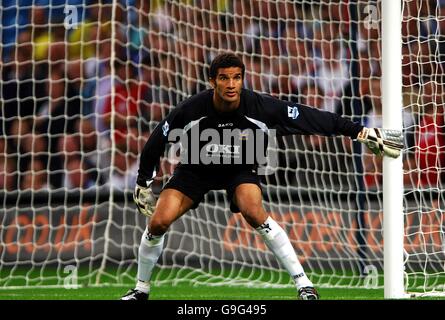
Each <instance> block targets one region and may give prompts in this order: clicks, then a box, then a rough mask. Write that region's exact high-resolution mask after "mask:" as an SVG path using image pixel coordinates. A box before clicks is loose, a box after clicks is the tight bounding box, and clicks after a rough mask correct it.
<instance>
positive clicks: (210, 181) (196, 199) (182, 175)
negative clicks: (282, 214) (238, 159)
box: [163, 167, 261, 212]
mask: <svg viewBox="0 0 445 320" xmlns="http://www.w3.org/2000/svg"><path fill="white" fill-rule="evenodd" d="M243 183H253V184H256V185H257V186H258V187H259V188H260V189H261V182H260V177H259V176H258V175H257V173H256V170H252V169H249V170H246V169H245V170H236V171H227V170H224V171H218V170H214V171H211V172H209V171H201V170H193V169H187V168H182V167H178V168H176V169H175V171H174V172H173V175H172V176H171V178H170V179H169V180H168V181H167V183H166V184H165V186H164V187H163V190H165V189H175V190H178V191H180V192H182V193H183V194H185V195H186V196H187V197H189V198H190V199H192V200H193V206H192V209H195V208H197V207H198V205H199V203H200V202H201V201H202V200H203V198H204V195H205V194H206V193H207V192H209V191H210V190H226V192H227V196H228V199H229V201H230V210H231V211H232V212H239V208H238V207H237V206H236V204H235V203H234V199H233V196H234V194H235V189H236V187H237V186H239V185H240V184H243Z"/></svg>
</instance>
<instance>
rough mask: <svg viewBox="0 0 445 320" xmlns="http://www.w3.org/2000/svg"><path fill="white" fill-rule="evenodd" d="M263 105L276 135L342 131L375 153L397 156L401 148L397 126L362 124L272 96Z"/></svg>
mask: <svg viewBox="0 0 445 320" xmlns="http://www.w3.org/2000/svg"><path fill="white" fill-rule="evenodd" d="M264 105H265V109H266V114H268V116H270V119H273V120H272V121H274V122H275V123H274V126H273V127H275V128H276V129H277V133H278V134H279V135H290V134H303V135H310V134H317V135H324V136H336V135H344V136H348V137H350V138H351V139H357V140H358V141H359V142H361V143H364V144H365V145H366V146H367V147H368V148H369V149H371V151H372V152H373V153H375V154H377V155H388V156H390V157H392V158H397V157H398V156H399V155H400V152H401V150H402V149H403V137H402V132H401V131H398V130H387V129H381V128H366V127H364V126H362V125H361V124H359V123H356V122H352V121H350V120H348V119H346V118H343V117H342V116H340V115H338V114H336V113H332V112H327V111H322V110H319V109H316V108H312V107H308V106H305V105H300V104H295V103H287V102H286V101H282V100H278V99H275V98H273V97H266V98H265V104H264ZM273 111H275V112H273Z"/></svg>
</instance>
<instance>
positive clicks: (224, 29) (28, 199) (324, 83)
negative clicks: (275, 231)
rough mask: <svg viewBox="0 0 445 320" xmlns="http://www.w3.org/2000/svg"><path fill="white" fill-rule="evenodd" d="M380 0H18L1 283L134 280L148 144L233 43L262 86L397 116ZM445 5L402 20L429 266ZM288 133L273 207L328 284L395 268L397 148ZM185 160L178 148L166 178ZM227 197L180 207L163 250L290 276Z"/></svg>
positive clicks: (434, 238)
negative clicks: (385, 250) (140, 178)
mask: <svg viewBox="0 0 445 320" xmlns="http://www.w3.org/2000/svg"><path fill="white" fill-rule="evenodd" d="M379 5H380V2H379V1H366V2H365V1H328V2H323V1H313V2H307V1H285V2H280V1H233V2H232V1H224V0H220V1H211V0H208V1H205V0H202V1H186V0H184V1H161V0H160V1H136V0H135V1H117V6H116V7H115V10H114V12H113V6H112V2H111V1H99V2H93V1H87V0H85V1H79V0H73V1H69V0H66V1H63V0H54V1H44V0H42V1H30V0H24V1H11V0H9V1H3V3H2V6H3V8H2V44H1V45H2V47H1V55H2V64H1V74H2V82H1V110H0V111H1V120H2V122H1V128H0V130H1V138H0V143H1V145H0V147H1V149H2V154H1V164H2V165H1V166H0V170H1V177H0V178H1V179H0V184H1V199H2V202H3V204H4V206H3V208H2V209H0V219H1V220H0V221H1V224H2V228H1V230H0V238H1V243H0V256H1V262H2V263H1V267H0V271H1V272H0V276H1V277H0V285H2V286H17V285H18V286H21V285H28V286H29V285H31V286H32V285H47V284H58V285H61V284H63V279H64V275H63V267H64V266H66V265H75V266H79V268H83V269H82V270H86V271H85V272H84V273H85V274H83V275H82V276H79V277H80V280H81V282H84V283H86V284H88V285H91V284H97V283H101V281H104V280H101V279H103V277H104V276H105V278H107V279H108V281H110V283H114V284H116V283H117V284H122V283H128V282H130V283H131V281H132V276H131V275H132V274H133V275H134V267H135V264H134V263H135V261H134V257H135V256H136V253H137V245H138V242H139V239H140V235H141V233H142V230H143V228H144V221H143V219H142V217H139V216H137V215H135V213H134V206H133V204H132V200H131V192H132V190H133V188H134V183H135V177H136V173H137V160H138V159H137V156H138V155H139V153H140V150H141V148H142V147H143V144H144V142H145V140H146V139H147V137H148V136H149V134H150V131H151V130H152V129H153V128H154V126H155V125H156V124H157V123H158V122H159V120H161V119H162V118H163V117H164V116H165V115H166V114H167V113H168V112H169V110H170V108H172V107H174V106H175V105H176V104H177V103H178V102H179V101H181V100H183V99H184V98H186V97H187V96H190V95H192V94H194V93H197V92H199V91H200V90H203V89H205V88H206V87H207V80H208V77H207V68H208V65H209V62H210V61H211V59H212V58H213V57H214V56H215V55H216V54H217V53H219V52H221V51H223V50H233V51H235V52H236V53H238V54H239V55H240V56H241V57H242V58H243V60H244V62H245V64H246V68H247V72H246V80H245V86H246V87H247V88H251V89H254V90H258V91H261V92H266V93H270V94H272V95H275V96H277V97H280V98H282V99H287V100H291V101H296V102H300V103H305V104H308V105H311V106H314V107H318V108H321V109H325V110H329V111H332V112H337V113H339V114H342V115H345V116H348V117H350V118H351V119H353V120H355V121H361V122H362V123H363V124H365V125H368V126H375V127H378V126H381V125H382V119H381V100H380V96H381V92H380V79H381V72H382V70H381V55H380V54H381V47H380V45H381V43H380V40H381V34H380V31H379V24H380V20H379V19H378V15H377V20H367V19H368V18H369V12H367V11H366V10H364V9H365V8H366V7H368V8H370V7H369V6H375V8H379ZM73 8H75V10H74V11H72V9H73ZM70 10H71V11H70ZM73 12H75V15H74V16H72V14H73ZM444 12H445V1H404V7H403V13H404V21H403V24H402V30H403V94H404V125H405V128H406V130H405V136H406V144H407V151H406V153H405V155H404V165H405V173H406V174H405V176H404V185H405V189H406V191H405V208H406V209H407V212H408V213H413V214H412V215H409V214H407V216H406V222H407V224H406V229H407V230H410V231H412V232H408V234H409V235H408V236H407V238H406V250H407V252H408V253H412V254H413V255H412V261H410V262H411V264H412V265H413V266H415V265H419V264H422V263H424V262H423V260H422V259H423V258H424V256H425V255H429V254H430V255H431V259H430V260H428V262H427V264H430V265H429V266H428V268H431V269H432V270H435V271H437V270H442V269H443V268H442V269H440V268H441V267H438V265H440V261H441V260H443V251H440V250H442V248H443V245H442V243H443V239H444V232H443V227H444V222H443V221H444V220H443V216H442V212H441V211H440V208H442V206H443V198H442V197H443V195H442V192H441V190H442V177H441V172H442V171H441V168H442V165H443V163H444V161H445V158H444V157H445V153H443V146H444V135H443V132H442V131H443V129H442V128H443V110H442V108H443V101H442V96H443V94H442V92H443V78H442V77H443V74H444V73H443V72H442V70H443V69H442V68H443V67H444V62H445V40H444V36H445V35H442V30H445V27H443V24H444V20H445V19H443V16H444ZM112 16H114V19H115V20H111V17H112ZM75 17H77V20H76V19H74V18H75ZM441 17H442V18H441ZM73 19H74V20H73ZM112 21H114V22H115V23H113V22H112ZM357 22H359V23H357ZM67 23H68V24H67ZM70 23H71V24H70ZM419 106H422V107H419ZM278 143H279V154H280V167H279V168H278V170H277V171H276V172H275V173H274V174H273V175H271V176H268V177H266V178H265V179H264V181H263V182H264V186H265V188H264V195H265V200H266V201H265V204H266V208H267V209H268V211H270V212H272V213H273V214H274V215H275V216H276V218H277V220H278V221H281V222H282V223H283V225H284V226H285V228H286V230H287V231H288V232H289V233H290V235H291V239H292V241H293V244H294V246H295V248H296V249H297V251H298V253H299V256H300V257H301V259H302V262H304V264H305V266H306V267H307V268H308V271H309V272H311V271H312V272H313V277H315V278H316V279H317V281H316V282H317V283H319V284H321V285H323V284H326V285H327V286H346V287H356V286H358V287H360V286H363V272H364V268H365V267H366V266H369V265H372V266H376V268H377V269H378V270H379V271H381V270H382V238H381V226H382V215H381V203H382V202H381V183H382V174H381V162H380V160H378V159H377V158H375V157H373V156H371V155H369V154H367V153H364V154H363V152H362V150H361V147H360V146H359V145H358V144H355V143H350V142H349V140H346V139H343V138H329V139H328V138H321V137H310V138H308V137H290V138H284V139H282V140H279V141H278ZM175 162H176V159H175V157H174V156H172V155H169V156H168V157H165V158H164V160H163V161H162V171H161V173H160V174H159V179H164V180H165V179H167V178H168V176H169V175H170V174H171V172H172V169H173V167H174V165H175ZM419 190H421V191H419ZM110 191H111V192H110ZM419 205H421V206H423V207H425V210H426V214H422V215H419V214H417V211H418V208H419ZM226 208H227V200H226V199H225V198H224V197H223V195H222V194H221V193H218V192H212V193H211V194H209V195H208V196H207V197H206V203H205V204H203V205H202V206H201V207H200V208H199V209H198V210H197V211H195V212H192V213H190V216H189V217H187V218H184V219H182V220H180V221H178V223H177V224H176V225H175V226H174V227H173V228H172V231H171V233H170V235H169V237H168V243H167V249H166V250H165V253H164V254H163V256H162V261H163V263H164V264H166V265H168V266H171V267H173V268H176V267H180V266H183V265H186V266H187V267H190V268H192V270H193V269H196V270H198V271H196V274H193V272H192V275H191V276H185V277H184V279H185V280H190V281H191V282H192V283H199V284H208V283H211V282H213V281H215V282H221V281H227V279H230V278H231V276H226V274H227V273H230V272H231V270H244V269H249V268H253V269H254V270H255V268H257V266H258V265H259V264H260V265H261V264H262V265H263V266H262V267H259V268H258V270H257V271H256V272H253V273H251V274H248V275H247V276H245V275H242V273H243V272H241V271H238V272H237V273H236V274H235V276H234V277H232V280H230V281H233V282H234V283H235V284H239V283H242V284H246V283H254V284H255V283H259V284H262V285H264V284H266V285H267V284H269V285H272V286H273V285H274V284H277V285H278V286H283V287H289V284H290V282H289V279H288V278H287V277H286V276H285V275H282V274H281V273H280V272H277V271H276V270H277V267H278V266H277V264H276V263H275V262H274V258H273V257H272V256H271V255H270V253H268V252H267V250H265V248H264V246H262V244H261V243H260V241H259V239H258V238H256V237H255V235H254V234H253V232H251V231H250V230H249V228H248V227H247V226H246V225H245V224H244V223H243V222H241V220H240V219H239V217H237V216H236V215H234V216H231V215H230V214H229V213H228V212H227V210H226ZM226 225H229V227H228V228H226V227H225V226H226ZM232 226H233V227H232ZM227 230H229V231H233V232H229V231H227ZM213 235H218V237H217V238H216V239H220V240H221V241H220V242H218V241H215V240H212V236H213ZM209 239H210V240H209ZM422 255H423V256H422ZM219 268H221V269H219ZM413 268H414V267H413ZM214 269H217V270H219V271H216V273H217V274H216V278H214V279H213V280H209V274H212V273H215V271H214ZM426 269H427V268H423V270H426ZM413 270H414V269H413ZM46 272H48V273H46ZM275 272H277V276H274V274H275ZM337 272H339V273H338V274H337ZM271 274H272V276H271ZM413 274H414V280H413V282H412V283H416V282H417V281H419V282H422V281H423V282H427V283H428V285H427V287H428V286H429V287H431V286H435V285H436V284H438V283H443V281H442V280H443V270H442V273H440V272H437V277H435V278H428V280H427V281H425V276H424V275H422V274H420V275H418V277H419V279H420V280H416V272H415V271H413ZM169 277H170V278H171V277H173V276H172V275H167V276H166V278H167V279H168V278H169ZM268 277H271V278H270V279H269V280H267V278H268ZM274 277H275V278H274ZM233 278H234V279H235V280H233ZM215 279H216V280H215ZM271 279H272V280H271ZM273 279H275V280H273ZM379 280H380V281H379V282H378V284H377V287H381V283H382V282H381V280H382V279H381V275H380V276H379ZM163 281H164V282H165V283H168V281H171V279H170V280H164V279H163V278H162V277H160V278H159V283H164V282H163ZM175 281H177V280H175ZM230 281H229V282H230ZM274 282H275V283H274Z"/></svg>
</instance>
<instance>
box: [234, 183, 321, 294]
mask: <svg viewBox="0 0 445 320" xmlns="http://www.w3.org/2000/svg"><path fill="white" fill-rule="evenodd" d="M234 201H235V203H236V205H237V206H238V208H239V209H240V211H241V214H242V215H243V217H244V218H245V219H246V221H247V222H248V223H249V224H250V225H251V226H252V227H253V228H255V229H256V230H257V231H258V233H259V234H260V235H261V237H262V238H263V240H264V242H265V243H266V245H267V247H268V248H269V249H270V250H271V251H272V252H273V253H274V255H275V257H276V258H277V259H278V261H279V262H280V263H281V264H282V265H283V266H284V267H285V268H286V270H287V272H288V273H289V274H290V276H291V277H292V279H294V281H295V285H296V287H297V290H298V292H299V295H300V298H303V299H305V298H309V299H318V294H317V292H316V291H315V289H313V284H312V282H311V281H310V280H309V278H308V277H307V276H306V273H305V272H304V270H303V267H302V266H301V264H300V262H299V261H298V257H297V255H296V253H295V250H294V248H293V246H292V244H291V243H290V240H289V237H288V236H287V234H286V232H285V231H284V230H283V228H281V227H280V226H279V225H278V223H276V222H275V220H273V219H272V217H270V216H268V215H267V213H266V212H265V210H264V208H263V204H262V194H261V189H260V188H259V187H258V186H257V185H256V184H251V183H243V184H240V185H239V186H237V187H236V189H235V193H234ZM305 288H310V289H309V292H303V291H304V290H306V289H305ZM312 289H313V291H314V292H313V294H312V295H311V292H310V290H312Z"/></svg>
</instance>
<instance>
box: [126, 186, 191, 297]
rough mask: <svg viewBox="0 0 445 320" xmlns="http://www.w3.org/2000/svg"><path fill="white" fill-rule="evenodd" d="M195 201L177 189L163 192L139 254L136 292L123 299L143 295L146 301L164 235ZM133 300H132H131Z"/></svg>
mask: <svg viewBox="0 0 445 320" xmlns="http://www.w3.org/2000/svg"><path fill="white" fill-rule="evenodd" d="M192 205H193V201H192V200H191V199H190V198H189V197H187V196H186V195H184V194H183V193H182V192H180V191H178V190H175V189H165V190H163V191H162V192H161V194H160V196H159V199H158V201H157V203H156V209H155V211H154V213H153V216H152V217H151V219H150V223H149V226H147V228H146V229H145V231H144V233H143V235H142V238H141V244H140V246H139V254H138V274H137V278H138V281H137V284H136V288H135V290H130V291H129V292H128V293H127V294H126V295H125V296H124V297H123V298H122V299H123V300H127V299H125V297H127V298H128V299H129V300H131V299H132V298H134V295H135V294H136V295H141V293H142V296H143V298H145V299H146V295H147V294H148V292H149V291H150V278H151V274H152V271H153V269H154V267H155V265H156V262H157V261H158V259H159V257H160V255H161V253H162V249H163V247H164V235H165V232H166V231H167V230H168V228H169V227H170V225H171V224H172V223H173V222H174V221H175V220H176V219H178V218H179V217H180V216H181V215H182V214H184V213H185V212H186V211H187V210H189V209H190V208H191V207H192ZM130 298H131V299H130Z"/></svg>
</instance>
